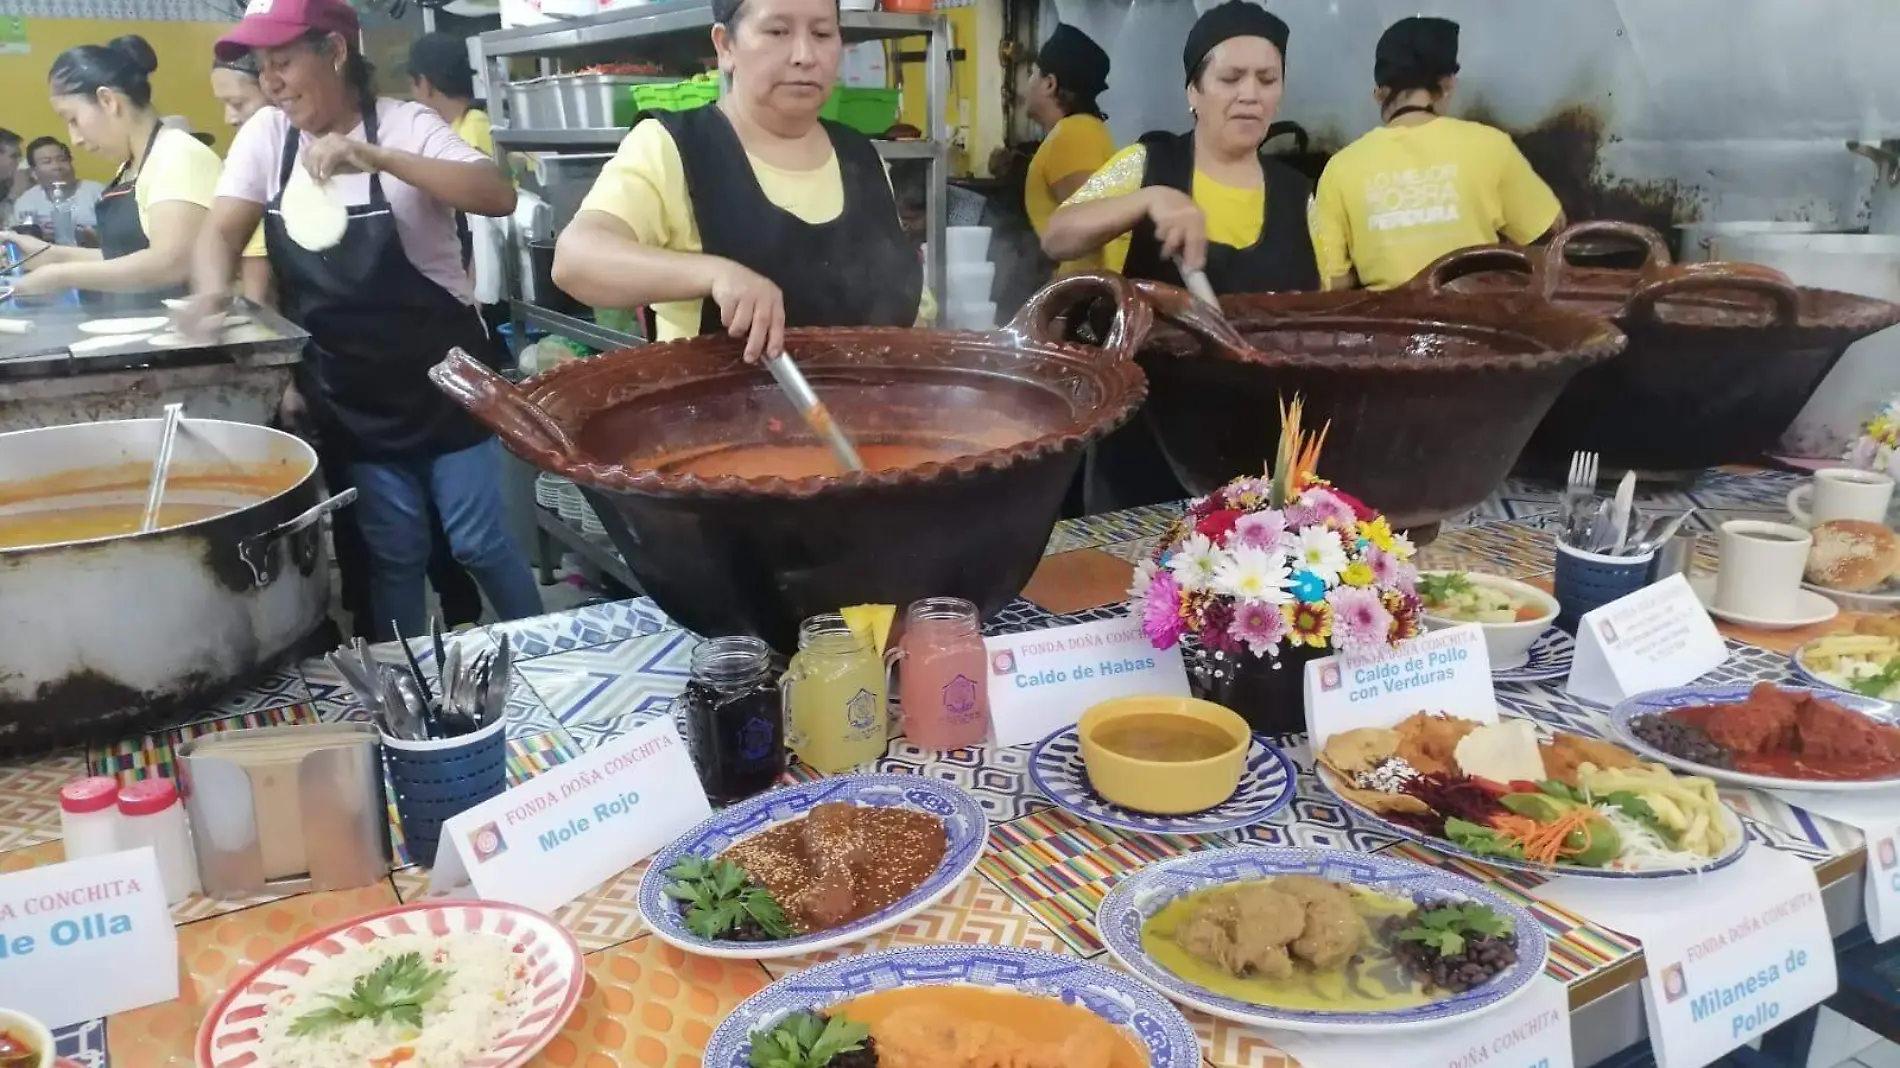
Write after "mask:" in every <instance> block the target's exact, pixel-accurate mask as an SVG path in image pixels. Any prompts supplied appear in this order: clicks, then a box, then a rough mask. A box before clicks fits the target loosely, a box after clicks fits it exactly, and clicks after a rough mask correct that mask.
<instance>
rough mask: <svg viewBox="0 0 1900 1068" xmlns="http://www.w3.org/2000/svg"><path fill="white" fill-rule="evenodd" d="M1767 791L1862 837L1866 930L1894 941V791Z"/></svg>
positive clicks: (1897, 884) (1897, 915)
mask: <svg viewBox="0 0 1900 1068" xmlns="http://www.w3.org/2000/svg"><path fill="white" fill-rule="evenodd" d="M1769 792H1770V793H1772V794H1773V795H1774V796H1776V797H1778V798H1780V799H1781V800H1783V801H1786V802H1787V803H1789V804H1790V805H1793V806H1794V807H1796V808H1799V809H1805V810H1807V811H1808V812H1812V813H1814V814H1815V815H1817V816H1825V817H1827V818H1828V819H1831V820H1838V821H1840V822H1842V823H1845V824H1847V825H1848V826H1850V827H1853V828H1854V829H1856V830H1858V831H1860V833H1861V834H1862V835H1863V836H1864V837H1865V838H1866V839H1867V883H1866V887H1865V890H1864V893H1865V895H1866V902H1867V931H1868V933H1869V934H1871V935H1873V937H1874V941H1876V942H1886V941H1889V940H1891V939H1893V938H1896V937H1900V790H1870V791H1865V792H1862V791H1855V792H1853V793H1814V792H1810V791H1805V790H1803V791H1795V790H1772V791H1769Z"/></svg>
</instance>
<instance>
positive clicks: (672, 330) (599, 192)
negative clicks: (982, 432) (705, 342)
mask: <svg viewBox="0 0 1900 1068" xmlns="http://www.w3.org/2000/svg"><path fill="white" fill-rule="evenodd" d="M746 159H747V160H749V161H750V162H751V164H752V173H753V175H754V176H756V177H757V178H758V180H759V188H760V189H761V190H763V191H764V192H765V198H766V199H767V200H770V201H771V202H772V203H773V204H776V205H778V206H779V207H780V208H783V209H784V210H786V211H789V212H791V213H792V214H793V215H796V216H797V217H798V218H799V219H801V220H803V221H804V222H807V223H811V224H813V225H816V224H818V223H824V222H830V221H831V220H833V219H835V218H837V217H838V216H839V215H840V214H842V213H843V212H844V175H843V174H842V173H841V172H840V171H839V169H838V157H837V156H836V155H835V154H833V155H832V156H830V157H829V158H827V159H826V160H825V163H824V165H823V166H821V167H818V168H816V169H814V170H809V171H793V170H786V169H785V168H783V167H774V166H773V165H771V164H770V163H767V162H765V161H764V160H762V159H759V158H758V157H757V156H754V155H752V154H751V153H747V154H746ZM580 210H582V211H600V212H605V213H607V214H608V215H611V216H613V217H614V218H616V219H619V220H620V221H621V222H623V223H625V224H627V226H628V227H629V228H631V229H632V230H633V236H634V238H635V240H637V241H639V242H640V243H641V244H643V245H651V246H653V247H654V248H663V249H669V250H671V251H673V252H695V253H696V252H703V251H705V248H704V246H703V245H701V244H700V240H699V223H698V221H697V220H695V219H694V217H693V199H692V195H691V194H690V193H689V192H688V191H687V189H686V168H685V165H684V164H683V163H681V161H680V150H679V146H678V145H677V144H675V143H674V142H673V135H672V134H671V133H669V132H668V131H667V129H666V127H664V126H662V125H660V123H659V122H658V121H657V120H654V119H648V120H646V121H645V122H642V123H640V124H638V125H636V126H635V127H634V128H633V129H632V130H630V131H628V133H627V136H626V137H625V138H623V139H622V140H621V142H620V149H619V151H617V152H615V153H614V158H613V159H610V160H608V161H607V165H606V166H604V167H602V168H601V170H600V177H599V178H596V179H595V180H594V187H593V188H592V189H590V190H588V191H587V197H586V199H584V200H582V201H581V207H580ZM702 303H704V302H703V301H700V300H676V301H668V302H666V303H662V304H655V305H654V306H653V318H654V321H655V324H656V325H657V326H658V327H659V330H658V333H659V337H658V338H657V339H656V340H659V341H672V340H675V339H678V338H686V337H694V336H696V335H698V333H699V319H700V305H701V304H702ZM918 315H919V317H921V318H935V316H936V308H935V302H934V301H932V299H931V297H930V294H929V293H928V292H925V293H924V296H923V301H922V303H921V306H920V307H919V310H918Z"/></svg>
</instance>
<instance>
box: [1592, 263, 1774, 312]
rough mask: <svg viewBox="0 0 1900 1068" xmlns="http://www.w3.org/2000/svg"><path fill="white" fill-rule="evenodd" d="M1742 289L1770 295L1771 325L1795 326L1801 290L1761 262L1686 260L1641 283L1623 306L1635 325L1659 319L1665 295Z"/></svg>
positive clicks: (1657, 272) (1768, 296)
mask: <svg viewBox="0 0 1900 1068" xmlns="http://www.w3.org/2000/svg"><path fill="white" fill-rule="evenodd" d="M1725 290H1727V291H1733V290H1742V291H1744V292H1748V293H1759V294H1761V295H1762V296H1765V297H1767V298H1768V302H1769V304H1770V305H1772V307H1773V315H1774V318H1773V319H1772V320H1771V321H1770V325H1772V326H1776V327H1788V326H1793V325H1794V324H1795V321H1796V320H1797V319H1799V318H1800V317H1801V291H1800V290H1798V289H1796V288H1795V287H1794V283H1793V282H1790V281H1789V280H1788V276H1787V275H1785V274H1782V273H1781V272H1780V271H1777V270H1775V269H1774V268H1773V267H1768V266H1764V265H1763V264H1759V263H1685V264H1680V265H1678V266H1674V267H1668V268H1664V269H1662V270H1659V271H1656V272H1654V277H1651V278H1650V279H1649V280H1648V281H1646V282H1644V283H1643V284H1642V285H1640V286H1638V287H1637V289H1636V292H1634V293H1632V294H1630V299H1629V302H1628V303H1627V304H1625V305H1624V306H1623V314H1624V315H1626V316H1627V317H1628V318H1629V320H1630V321H1631V322H1632V323H1633V324H1650V323H1654V322H1655V321H1656V302H1657V301H1660V300H1662V299H1663V298H1664V297H1669V296H1676V295H1681V294H1694V293H1718V292H1722V291H1725Z"/></svg>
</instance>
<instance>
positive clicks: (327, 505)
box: [238, 486, 356, 588]
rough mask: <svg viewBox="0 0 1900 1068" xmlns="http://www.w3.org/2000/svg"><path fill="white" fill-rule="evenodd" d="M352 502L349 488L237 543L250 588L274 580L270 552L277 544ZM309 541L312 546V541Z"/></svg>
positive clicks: (353, 493)
mask: <svg viewBox="0 0 1900 1068" xmlns="http://www.w3.org/2000/svg"><path fill="white" fill-rule="evenodd" d="M354 500H356V487H354V486H352V487H350V488H349V489H346V490H344V491H343V492H342V493H339V494H337V495H336V496H334V497H331V498H330V499H329V500H327V501H319V502H317V504H316V505H315V506H314V507H312V508H311V509H310V510H309V511H307V512H304V513H303V514H301V515H298V516H296V517H294V518H291V519H286V520H284V521H283V522H282V523H279V524H277V525H276V526H274V527H272V528H270V529H269V530H266V531H262V532H260V533H257V534H253V535H251V536H250V537H248V538H245V539H244V540H243V541H240V542H238V559H240V560H242V561H244V564H245V566H246V567H249V568H250V569H251V584H252V585H253V586H254V587H257V588H262V587H265V586H268V585H270V584H271V583H272V582H273V581H275V580H276V578H277V570H276V568H274V567H272V566H271V565H272V564H273V563H274V562H275V561H276V559H277V555H276V553H275V552H273V551H272V550H274V549H275V548H276V547H277V543H278V542H280V541H283V540H284V539H285V538H288V537H291V536H292V535H295V534H301V533H303V532H304V531H306V530H309V529H310V528H311V527H314V526H316V524H317V520H319V519H322V518H323V517H324V516H325V515H327V514H329V513H331V512H334V511H336V510H337V509H338V508H341V507H343V506H344V505H346V504H349V503H350V502H352V501H354ZM311 541H312V543H313V544H314V542H315V539H314V538H313V539H311Z"/></svg>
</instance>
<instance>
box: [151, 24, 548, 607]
mask: <svg viewBox="0 0 1900 1068" xmlns="http://www.w3.org/2000/svg"><path fill="white" fill-rule="evenodd" d="M253 11H254V13H253V14H249V15H246V16H245V18H244V20H243V21H242V22H240V23H239V24H238V27H237V29H235V30H233V31H232V32H231V33H229V34H227V35H226V36H225V37H224V38H223V39H222V40H220V41H219V42H218V51H219V55H220V57H221V58H228V57H229V56H231V55H234V54H236V53H239V52H243V51H251V52H253V53H255V54H256V55H257V57H258V60H259V66H258V69H259V76H260V78H261V79H262V84H263V86H264V89H265V92H266V93H267V94H269V96H270V97H271V99H272V100H274V101H276V102H277V106H276V107H272V108H267V109H265V110H264V111H261V112H259V113H258V114H257V115H255V116H253V117H252V119H251V120H250V121H249V122H247V123H246V124H245V126H244V128H243V129H242V130H240V131H239V133H238V137H237V140H236V142H235V143H234V144H233V145H232V147H231V153H230V158H229V159H228V160H227V167H226V172H225V176H224V180H223V181H222V182H221V183H220V185H219V188H218V197H217V201H216V203H215V205H214V206H213V208H212V216H211V225H210V226H208V227H206V229H205V234H204V238H203V240H201V241H200V243H199V246H198V249H197V256H196V262H195V264H194V273H193V298H192V303H191V307H190V308H189V309H188V310H187V313H186V315H185V316H184V318H187V319H195V318H198V317H201V316H204V315H209V314H211V313H212V312H214V311H216V310H218V309H219V308H221V307H222V306H223V305H224V303H225V302H226V301H228V299H229V292H230V287H231V282H232V276H233V274H234V271H235V268H236V264H237V259H238V255H239V253H240V252H241V250H242V249H243V247H244V244H245V242H246V241H247V240H248V239H249V237H250V234H251V231H252V230H253V229H254V228H255V227H256V226H257V224H258V222H259V221H260V219H261V220H262V221H263V223H264V241H265V248H266V253H267V256H268V258H269V260H270V263H271V270H272V272H273V274H274V275H275V276H276V278H277V282H278V288H279V290H280V292H281V294H282V309H283V312H284V314H285V316H286V317H288V318H289V319H291V320H292V321H293V322H296V323H297V324H298V325H300V326H302V327H303V328H304V329H305V330H307V331H309V332H310V342H309V345H308V346H307V348H306V350H305V359H304V362H303V363H302V364H301V365H299V375H298V380H297V383H296V386H295V387H294V388H293V392H292V394H291V395H290V396H287V397H286V400H285V409H286V416H287V417H288V418H290V419H291V420H293V421H302V422H304V423H307V425H308V426H309V427H310V428H311V429H312V430H313V431H314V433H315V435H316V437H317V438H318V440H319V441H320V442H321V447H322V451H323V453H324V454H325V459H326V460H327V461H328V462H329V465H330V467H331V468H332V469H333V470H340V472H341V473H343V475H344V477H345V478H346V479H347V482H348V484H351V485H354V486H355V487H356V489H357V492H358V498H357V503H356V506H355V508H354V509H353V510H354V512H355V517H356V523H357V527H358V529H359V530H360V531H361V532H362V534H363V538H364V540H365V541H366V542H367V544H368V547H369V555H370V582H371V587H370V600H371V603H372V606H373V610H374V612H375V616H376V618H375V620H374V621H373V625H372V627H371V628H370V630H371V633H372V634H373V635H374V636H376V637H379V638H387V637H390V636H392V635H393V632H394V630H395V629H397V628H400V629H401V631H402V632H403V633H404V634H405V635H410V634H419V633H421V632H422V631H423V630H424V629H425V628H426V626H427V618H428V614H427V607H426V591H425V584H424V578H425V575H426V572H427V568H428V563H429V547H430V539H429V521H428V515H429V509H430V507H431V506H433V507H435V508H436V509H437V510H438V511H439V512H440V513H441V516H442V522H443V526H444V528H445V529H446V530H447V532H448V535H449V543H450V546H451V548H452V549H453V551H454V553H455V558H456V559H457V560H458V561H460V562H461V563H462V565H463V566H464V567H466V568H468V570H469V571H470V572H471V573H472V574H473V575H474V576H475V578H476V580H477V582H479V583H480V584H481V586H482V589H483V591H484V592H485V593H486V594H487V595H488V599H489V602H490V603H491V604H492V605H493V606H494V608H495V611H496V613H497V614H498V615H499V616H500V617H501V618H502V619H514V618H518V617H521V616H525V615H530V614H533V613H536V612H539V611H540V596H539V593H538V592H537V591H536V589H535V586H534V579H533V578H532V576H531V575H530V574H529V571H528V566H527V561H526V559H525V558H524V557H523V556H522V555H521V552H520V550H519V549H518V548H517V547H516V546H515V545H514V543H513V541H512V540H511V539H510V537H509V534H508V530H507V527H506V524H505V521H504V516H503V510H502V500H501V489H500V482H501V468H500V463H501V460H500V450H499V446H498V445H497V443H496V441H495V439H494V438H493V436H492V435H490V434H488V433H487V432H486V431H485V430H483V429H482V428H481V427H480V426H479V425H478V424H476V423H475V422H474V421H473V420H471V419H469V418H468V417H467V416H466V415H464V414H463V413H462V412H461V411H460V410H459V409H457V408H456V407H455V406H454V405H453V404H452V403H451V402H450V401H449V400H448V399H447V397H445V396H444V395H442V394H441V393H440V392H439V391H437V390H436V389H435V387H434V386H433V385H432V384H431V383H430V382H429V380H428V370H429V368H430V367H431V366H433V365H434V364H435V363H437V362H438V361H440V360H441V359H442V358H443V356H445V355H446V354H447V353H448V351H449V349H451V348H462V349H466V350H468V351H470V352H476V351H480V349H481V347H482V346H484V345H486V344H487V343H488V339H487V333H486V330H485V328H484V327H483V325H482V321H481V317H480V316H479V315H477V314H476V311H475V308H474V306H473V304H472V303H471V302H470V292H469V287H468V274H467V272H466V271H464V270H463V269H462V265H461V248H460V244H459V242H458V241H457V240H456V236H455V222H454V219H453V216H452V212H453V210H454V209H457V208H460V209H462V210H465V211H472V212H478V213H481V214H488V215H503V214H507V213H508V212H510V211H511V210H513V206H514V190H513V188H512V187H511V186H509V184H508V182H507V180H506V179H505V178H503V177H502V174H501V172H500V171H499V170H498V169H497V168H496V167H495V165H494V163H493V161H491V160H487V159H485V158H483V157H482V156H481V155H480V154H479V153H477V152H476V151H475V150H474V149H472V148H469V147H468V146H467V145H466V144H464V143H463V142H462V141H461V140H460V139H459V138H457V137H456V136H455V135H454V134H453V133H452V132H450V131H449V129H448V126H447V125H446V124H444V123H443V122H442V120H441V118H440V117H439V116H437V115H436V114H435V113H434V112H432V111H430V110H428V109H427V108H425V107H423V106H422V105H420V104H414V103H407V102H401V101H395V100H379V99H377V97H376V96H375V93H374V90H373V88H372V84H371V81H370V70H369V65H368V64H367V62H365V61H364V59H363V57H362V54H361V53H360V52H359V51H358V50H357V46H356V43H355V42H356V32H357V20H356V13H355V11H354V10H353V9H352V8H351V7H350V6H349V5H348V4H347V3H345V2H343V0H302V2H297V0H280V2H278V3H275V4H273V5H271V6H270V7H269V8H268V9H267V10H265V11H263V12H261V13H255V12H256V9H255V7H254V8H253ZM296 167H303V168H305V169H306V170H307V171H308V172H309V173H310V176H311V177H312V178H314V179H315V180H317V181H318V182H319V183H327V184H328V188H329V189H330V190H331V193H332V195H333V196H335V197H337V198H340V199H341V200H342V201H343V202H344V203H345V204H348V205H350V206H349V208H348V215H347V224H346V226H345V227H344V230H343V233H342V236H341V238H340V239H339V240H338V241H337V242H336V243H335V244H334V245H332V246H330V247H328V248H321V249H313V248H307V247H305V246H303V245H301V244H299V243H298V242H297V241H296V240H293V239H292V237H291V235H290V229H289V228H288V227H287V226H286V222H285V219H284V214H283V211H284V209H283V203H282V191H283V188H284V186H285V184H286V183H287V182H288V181H289V180H290V176H291V173H292V170H293V168H296Z"/></svg>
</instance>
